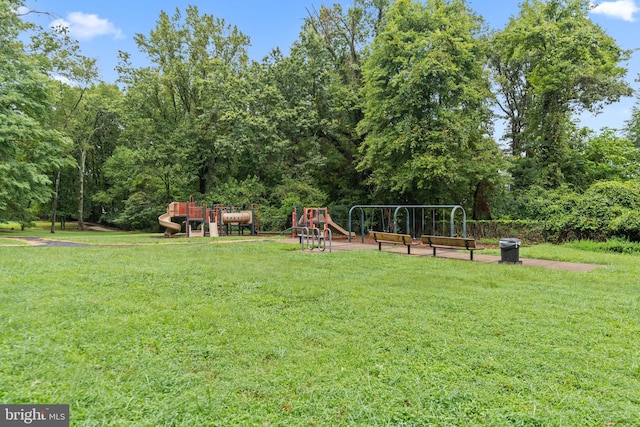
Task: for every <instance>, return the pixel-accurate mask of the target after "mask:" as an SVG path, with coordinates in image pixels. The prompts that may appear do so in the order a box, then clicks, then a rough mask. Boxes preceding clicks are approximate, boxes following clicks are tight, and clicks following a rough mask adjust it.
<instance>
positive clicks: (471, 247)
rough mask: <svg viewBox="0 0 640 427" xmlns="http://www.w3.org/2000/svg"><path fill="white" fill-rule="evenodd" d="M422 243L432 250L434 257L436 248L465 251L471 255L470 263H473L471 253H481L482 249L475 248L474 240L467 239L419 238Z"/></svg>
mask: <svg viewBox="0 0 640 427" xmlns="http://www.w3.org/2000/svg"><path fill="white" fill-rule="evenodd" d="M420 239H421V240H422V243H424V244H425V245H429V246H431V247H432V248H433V256H436V248H443V249H466V250H468V251H469V252H470V253H471V261H473V251H481V250H482V248H478V247H476V239H471V238H467V237H446V236H427V235H423V236H421V237H420Z"/></svg>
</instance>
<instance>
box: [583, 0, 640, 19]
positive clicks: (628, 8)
mask: <svg viewBox="0 0 640 427" xmlns="http://www.w3.org/2000/svg"><path fill="white" fill-rule="evenodd" d="M636 12H640V7H638V6H637V5H636V2H635V0H618V1H604V2H602V3H600V4H598V5H595V6H594V8H593V9H592V10H591V13H597V14H600V15H606V16H608V17H611V18H617V19H622V20H624V21H629V22H633V21H635V18H634V16H633V15H634V14H635V13H636Z"/></svg>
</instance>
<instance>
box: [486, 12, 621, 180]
mask: <svg viewBox="0 0 640 427" xmlns="http://www.w3.org/2000/svg"><path fill="white" fill-rule="evenodd" d="M590 7H591V4H590V2H589V1H588V0H568V1H542V0H527V1H525V2H524V3H522V4H521V6H520V13H519V14H518V16H517V17H516V18H514V19H511V20H510V21H509V24H508V25H507V26H506V28H505V29H504V30H502V31H500V32H497V33H496V34H495V35H494V37H493V39H492V47H493V52H492V55H491V58H492V60H491V68H492V70H493V73H494V75H495V80H496V82H497V84H498V92H499V95H500V97H499V105H500V108H501V109H502V110H503V112H504V113H505V117H506V118H507V120H508V126H507V135H506V136H507V138H508V139H509V144H510V150H511V154H512V155H513V156H515V158H516V164H517V166H519V167H517V168H515V169H514V176H515V178H516V179H515V184H516V185H517V186H518V187H519V188H526V187H527V186H529V185H532V184H534V185H541V186H543V187H545V188H554V187H557V186H559V185H561V184H563V183H566V182H569V181H570V179H571V175H572V172H573V167H574V155H573V152H572V150H571V147H570V146H571V143H570V140H571V137H572V134H573V133H574V127H575V125H574V124H573V120H574V116H575V115H576V114H577V113H579V112H581V111H582V110H589V111H592V112H593V111H599V109H600V108H602V106H603V105H605V104H608V103H611V102H615V101H617V100H619V99H620V98H621V97H622V96H629V95H631V93H632V91H631V88H630V87H629V85H628V83H626V82H625V81H624V77H625V74H626V70H625V69H624V68H623V67H621V66H620V65H619V64H621V63H624V62H625V60H626V59H627V58H629V55H630V52H629V51H625V50H623V49H621V48H620V47H619V46H617V45H616V43H615V41H614V40H613V39H612V38H611V37H610V36H608V35H607V34H606V33H604V31H603V30H602V28H600V27H599V26H597V25H596V24H594V23H593V22H592V21H591V20H590V19H589V16H588V14H589V10H590ZM532 167H533V169H532Z"/></svg>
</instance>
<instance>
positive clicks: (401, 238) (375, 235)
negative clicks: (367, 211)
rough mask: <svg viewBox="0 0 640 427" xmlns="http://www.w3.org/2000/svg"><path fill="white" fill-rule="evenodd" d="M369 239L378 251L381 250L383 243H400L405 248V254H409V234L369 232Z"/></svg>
mask: <svg viewBox="0 0 640 427" xmlns="http://www.w3.org/2000/svg"><path fill="white" fill-rule="evenodd" d="M369 237H371V238H372V239H373V240H375V242H376V243H377V244H378V250H379V251H381V250H382V244H383V243H391V244H396V243H402V244H403V245H405V246H406V247H407V253H408V254H411V243H412V242H411V236H410V235H409V234H398V233H385V232H382V231H369Z"/></svg>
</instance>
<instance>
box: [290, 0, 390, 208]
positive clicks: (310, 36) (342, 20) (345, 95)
mask: <svg viewBox="0 0 640 427" xmlns="http://www.w3.org/2000/svg"><path fill="white" fill-rule="evenodd" d="M388 6H389V1H388V0H356V1H354V3H353V5H352V6H351V7H349V8H348V9H346V10H344V9H343V8H342V6H341V5H339V4H334V5H333V7H331V8H328V7H325V6H321V7H320V8H319V9H317V10H316V9H312V10H310V11H309V17H308V18H307V20H306V22H305V26H304V27H303V33H302V34H301V37H300V40H299V43H298V44H297V45H296V47H297V49H298V50H296V54H300V53H302V54H303V56H304V57H306V58H307V62H306V64H308V65H310V66H315V68H316V70H311V72H312V75H315V76H319V75H320V74H319V72H318V71H317V70H322V73H323V74H322V75H323V76H324V77H323V81H324V85H323V86H322V88H321V91H319V95H321V96H320V97H316V99H318V100H319V102H317V105H318V109H317V111H318V117H319V119H320V126H319V128H318V132H317V134H318V135H319V136H320V138H319V142H320V152H321V153H322V155H323V156H324V158H325V159H326V164H325V166H324V168H323V169H322V173H319V174H317V177H316V182H317V185H318V186H319V187H320V188H322V189H324V190H325V191H326V192H327V193H328V194H329V197H330V198H331V199H332V200H333V201H335V202H337V203H349V202H353V201H354V200H360V201H363V202H364V201H366V200H367V194H366V187H365V186H363V182H364V181H365V177H364V175H363V174H362V173H361V172H359V171H357V170H356V165H357V163H358V158H359V154H358V150H359V147H360V145H361V144H362V136H361V135H359V134H358V132H357V130H356V128H357V125H358V123H359V122H360V121H361V120H362V118H363V117H364V115H363V108H364V102H363V97H362V88H363V78H362V65H363V63H364V60H365V58H366V55H367V46H369V45H370V43H371V42H372V40H373V38H374V37H375V35H376V34H377V33H378V31H379V30H380V28H381V25H382V23H383V20H384V16H385V13H386V11H387V9H388ZM293 56H294V55H293V54H292V57H293ZM320 64H322V66H321V67H320V66H319V65H320ZM316 78H317V77H316Z"/></svg>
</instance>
